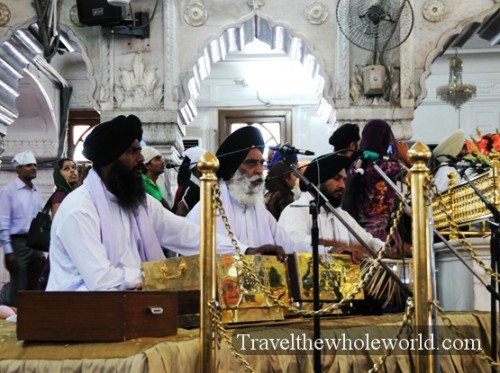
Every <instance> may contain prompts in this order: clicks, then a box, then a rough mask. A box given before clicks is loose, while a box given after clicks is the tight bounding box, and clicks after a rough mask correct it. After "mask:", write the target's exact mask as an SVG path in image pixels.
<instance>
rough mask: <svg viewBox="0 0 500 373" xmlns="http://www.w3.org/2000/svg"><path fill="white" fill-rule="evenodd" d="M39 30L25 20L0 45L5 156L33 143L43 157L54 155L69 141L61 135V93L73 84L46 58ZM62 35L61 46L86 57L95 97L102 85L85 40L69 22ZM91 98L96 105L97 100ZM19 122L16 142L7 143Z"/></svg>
mask: <svg viewBox="0 0 500 373" xmlns="http://www.w3.org/2000/svg"><path fill="white" fill-rule="evenodd" d="M66 30H68V31H66ZM37 32H38V26H37V24H36V23H30V24H27V25H26V24H25V25H22V26H20V27H19V28H17V29H16V30H14V31H13V32H12V33H11V34H10V35H8V36H7V37H6V38H5V39H4V40H3V41H2V43H1V44H0V156H2V155H3V153H4V151H6V150H7V153H6V155H12V154H15V153H16V152H17V151H19V150H22V149H23V148H26V147H29V148H31V149H33V150H34V151H35V152H36V153H37V154H39V155H41V158H54V157H56V156H57V153H58V152H60V149H61V145H62V144H60V142H61V141H64V139H63V138H61V136H60V135H59V134H60V132H61V128H60V122H61V120H60V119H61V118H60V115H59V109H60V101H59V92H60V90H61V89H62V87H66V88H67V87H69V84H68V82H67V81H66V79H64V78H63V77H62V76H61V75H60V74H59V72H58V71H57V68H55V67H54V65H53V64H51V63H49V62H47V61H46V60H45V59H44V57H43V47H42V45H41V44H40V43H39V41H38V39H37ZM60 34H61V45H60V47H61V48H65V49H66V51H67V52H66V53H65V55H67V54H68V53H72V54H79V55H80V56H81V60H82V61H83V62H84V64H85V66H86V70H87V79H88V80H89V88H90V89H88V91H89V94H90V96H92V92H93V91H95V87H96V85H97V84H96V81H95V79H94V78H93V77H92V64H91V63H90V60H89V58H88V57H87V54H86V51H85V49H84V48H82V47H81V46H82V45H83V43H82V42H81V41H80V40H78V38H77V37H76V36H75V35H74V33H73V32H72V31H71V30H69V29H67V28H66V27H64V26H63V27H62V29H61V30H60ZM58 58H64V56H63V57H61V56H59V55H58V54H57V55H56V56H55V57H54V59H58ZM90 101H92V104H94V106H97V103H96V102H95V100H93V99H91V100H90ZM35 109H36V110H35ZM16 123H21V126H22V127H23V128H16V129H15V130H13V128H14V127H12V128H11V134H12V135H15V134H16V135H15V136H12V137H13V139H15V140H11V139H10V136H9V141H8V144H7V145H6V141H5V139H4V137H5V136H6V135H7V132H8V129H9V127H10V126H12V125H14V124H16ZM16 127H17V126H16ZM30 134H31V135H32V136H31V137H33V138H31V137H30ZM18 135H20V136H18ZM47 145H48V146H47ZM54 149H55V150H54ZM37 150H38V151H37Z"/></svg>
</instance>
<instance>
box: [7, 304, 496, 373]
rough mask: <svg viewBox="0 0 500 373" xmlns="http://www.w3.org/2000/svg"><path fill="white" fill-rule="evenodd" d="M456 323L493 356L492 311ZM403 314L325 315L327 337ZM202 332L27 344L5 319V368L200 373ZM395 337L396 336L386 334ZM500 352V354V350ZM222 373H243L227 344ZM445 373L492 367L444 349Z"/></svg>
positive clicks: (458, 316) (347, 366)
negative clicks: (331, 317)
mask: <svg viewBox="0 0 500 373" xmlns="http://www.w3.org/2000/svg"><path fill="white" fill-rule="evenodd" d="M449 317H450V318H451V319H452V322H453V324H454V325H461V326H463V325H468V326H473V327H475V328H472V329H467V333H468V334H467V337H468V338H480V339H481V341H482V346H483V348H484V350H485V352H486V353H487V354H489V348H490V341H491V339H490V329H489V325H490V315H489V313H486V312H474V313H458V312H454V313H449ZM401 320H402V315H401V314H390V315H383V316H364V317H340V318H335V319H322V321H321V326H322V330H321V333H322V337H323V336H325V337H327V336H331V335H332V333H333V335H336V336H340V335H341V334H342V333H346V334H349V335H350V336H351V335H359V334H360V333H361V334H363V333H370V335H371V336H377V335H381V334H380V333H384V332H387V329H384V328H386V327H387V325H396V326H397V325H399V323H400V322H401ZM271 325H272V327H270V326H269V324H267V325H255V326H250V327H244V328H243V327H238V328H237V329H231V330H229V332H230V333H242V332H244V333H249V334H251V335H252V337H259V338H272V337H282V336H283V335H284V334H287V333H288V334H289V333H292V332H295V333H296V334H298V333H303V332H304V333H307V334H308V335H310V334H311V333H312V321H311V320H305V321H299V322H296V323H293V324H292V323H289V324H283V323H282V324H280V323H276V324H271ZM198 335H199V331H198V330H184V329H179V330H178V334H177V336H171V337H166V338H138V339H132V340H129V341H124V342H116V343H67V344H64V343H38V342H37V343H26V342H22V341H18V340H17V338H16V330H15V324H9V323H6V322H4V321H0V372H2V373H14V372H50V373H53V372H72V371H84V372H86V373H94V372H95V373H97V372H99V373H102V372H105V373H107V372H110V373H111V372H134V373H136V372H138V373H140V372H152V373H163V372H165V373H175V372H182V373H194V372H197V371H198V347H199V343H198ZM385 337H387V338H392V337H393V335H389V336H385ZM499 352H500V351H499ZM499 355H500V353H499ZM245 357H246V358H247V360H248V361H249V362H250V364H251V365H252V367H253V368H254V369H255V371H256V372H262V373H267V372H313V356H312V353H308V354H274V355H273V354H260V355H245ZM378 357H379V355H377V354H375V353H373V351H372V352H371V353H370V352H367V351H362V352H357V353H356V354H346V353H329V354H323V356H322V362H323V372H339V373H360V372H367V371H368V370H369V369H370V368H371V367H372V366H373V364H374V362H376V360H377V358H378ZM217 360H218V361H217V367H218V371H219V372H239V371H242V368H241V367H240V365H239V363H238V361H237V360H236V359H235V357H234V356H233V355H232V354H231V353H230V352H229V350H228V348H227V346H226V345H223V346H222V349H221V350H220V351H218V353H217ZM409 364H410V362H409V359H408V356H407V355H404V354H398V355H393V356H389V358H388V359H387V360H386V363H385V369H384V368H382V370H381V371H383V372H390V373H399V372H401V373H407V372H410V366H409ZM440 365H441V371H442V372H443V373H471V372H474V373H482V372H484V373H489V372H490V371H491V370H490V367H489V366H488V365H487V364H486V362H484V361H483V360H480V359H479V358H478V357H476V356H475V355H458V354H455V355H450V354H445V353H443V352H442V353H441V355H440Z"/></svg>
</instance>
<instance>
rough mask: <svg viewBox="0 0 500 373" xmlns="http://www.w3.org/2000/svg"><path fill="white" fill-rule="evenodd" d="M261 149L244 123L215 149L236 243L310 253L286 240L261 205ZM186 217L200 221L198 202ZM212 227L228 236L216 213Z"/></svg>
mask: <svg viewBox="0 0 500 373" xmlns="http://www.w3.org/2000/svg"><path fill="white" fill-rule="evenodd" d="M263 150H264V140H263V138H262V134H261V133H260V131H259V130H258V129H257V128H255V127H252V126H245V127H242V128H240V129H238V130H236V131H234V132H233V133H231V134H230V135H229V136H228V137H227V138H226V139H225V140H224V141H223V142H222V144H221V145H220V147H219V149H218V150H217V152H216V156H217V158H218V159H219V163H220V166H219V169H218V170H217V177H218V178H219V185H220V191H221V199H222V205H223V207H224V210H225V213H226V216H227V218H228V221H229V224H230V226H231V229H232V231H233V232H234V234H235V236H236V238H237V239H238V240H239V241H240V242H242V243H243V244H246V245H249V246H252V247H253V246H263V245H269V249H270V251H271V250H273V251H274V250H276V248H277V247H281V248H283V249H284V250H285V252H286V253H293V252H310V251H311V248H310V244H307V243H304V242H294V241H292V240H290V239H289V238H288V233H287V232H286V231H285V230H284V229H283V228H281V227H280V226H278V224H277V222H276V219H275V218H274V217H273V215H272V214H271V213H270V212H269V211H268V210H267V209H266V207H265V204H264V176H263V172H264V157H263V155H262V152H263ZM187 219H189V220H191V221H192V222H195V223H197V224H200V205H199V204H197V205H196V206H195V207H194V208H193V210H192V211H191V212H190V213H189V214H188V215H187ZM216 228H217V233H220V234H221V235H226V236H227V235H228V233H227V230H226V227H225V225H224V223H223V222H222V218H221V217H220V216H217V223H216Z"/></svg>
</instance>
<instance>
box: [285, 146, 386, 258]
mask: <svg viewBox="0 0 500 373" xmlns="http://www.w3.org/2000/svg"><path fill="white" fill-rule="evenodd" d="M349 164H350V160H349V158H347V157H344V156H340V155H333V154H328V155H324V156H322V157H318V158H316V159H314V160H313V161H311V163H310V164H309V165H308V166H307V169H306V171H305V172H304V176H305V177H306V178H307V179H308V180H309V181H310V182H311V183H312V184H314V185H316V186H319V190H320V192H321V193H322V194H324V195H325V197H327V199H328V202H330V204H331V205H332V206H333V207H334V208H335V209H336V211H337V212H338V213H339V214H340V215H341V216H342V217H343V218H344V220H345V221H346V223H347V224H348V225H349V226H350V227H351V228H353V229H354V231H355V232H356V233H357V234H358V235H359V237H360V238H361V239H362V240H363V241H365V242H366V243H367V244H368V245H369V246H370V247H372V248H373V249H374V250H375V251H377V250H379V249H380V248H381V247H382V245H383V242H382V241H381V240H379V239H377V238H374V237H373V236H372V235H371V234H370V233H368V232H367V231H365V230H364V229H363V228H362V227H361V226H360V225H359V224H358V223H357V222H356V221H355V220H354V219H353V218H352V217H351V215H349V214H348V213H347V211H344V210H342V209H341V208H340V203H341V199H342V194H343V193H344V189H345V180H346V169H347V168H348V167H349ZM300 187H301V190H302V192H303V193H302V194H301V197H300V198H299V199H298V200H297V201H295V202H292V203H291V204H290V205H288V206H287V207H285V209H284V210H283V211H282V212H281V215H280V218H279V221H278V224H279V225H280V226H282V227H283V228H284V229H286V230H287V231H288V232H289V233H290V238H291V239H293V240H296V241H302V242H311V225H312V223H311V215H310V213H309V203H310V201H311V200H312V199H313V197H312V196H311V195H310V194H309V193H307V186H306V185H305V183H303V182H302V181H301V185H300ZM321 204H322V203H321V202H319V205H320V207H319V211H318V228H319V244H320V245H321V246H323V247H332V248H333V249H332V250H331V252H332V253H349V254H351V255H352V258H353V260H354V262H359V261H360V260H361V259H362V257H363V256H366V255H368V252H367V251H366V250H365V249H364V248H363V246H361V244H360V243H359V242H358V241H357V240H356V238H355V237H354V236H353V235H352V233H351V232H349V230H348V229H347V228H346V227H345V226H344V225H343V224H342V222H341V221H340V220H338V219H337V217H335V216H334V215H333V213H332V212H331V211H329V210H328V208H327V207H326V206H324V205H323V206H321Z"/></svg>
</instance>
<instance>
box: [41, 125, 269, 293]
mask: <svg viewBox="0 0 500 373" xmlns="http://www.w3.org/2000/svg"><path fill="white" fill-rule="evenodd" d="M141 139H142V124H141V121H140V120H139V118H137V117H136V116H134V115H130V116H128V117H125V116H123V115H121V116H119V117H116V118H114V119H113V120H111V121H109V122H104V123H101V124H99V125H97V126H96V127H95V128H94V129H93V130H92V132H91V133H90V134H89V135H88V136H87V138H86V139H85V142H84V144H83V154H84V155H85V156H86V157H87V158H88V159H89V160H91V161H92V163H93V169H92V170H91V171H90V172H89V174H88V176H87V177H86V178H85V180H84V182H83V185H82V186H80V187H79V188H77V189H76V190H74V191H73V192H72V193H71V194H69V195H68V196H67V197H66V198H65V199H64V201H63V203H61V206H60V207H59V210H58V211H57V215H56V216H55V218H54V221H53V222H52V229H51V242H50V265H51V268H50V275H49V280H48V284H47V289H46V290H48V291H55V290H70V291H71V290H93V291H96V290H126V289H140V288H141V268H140V267H141V262H144V261H152V260H160V259H163V258H165V256H164V254H163V252H162V250H161V246H164V247H168V248H170V249H172V250H174V251H176V252H178V253H180V254H182V255H194V254H198V253H199V246H200V230H199V227H198V226H197V225H195V224H192V223H190V222H188V221H187V220H186V219H184V218H182V217H180V216H177V215H175V214H173V213H172V212H170V211H169V210H167V209H165V208H163V206H162V205H161V203H160V202H159V201H158V200H156V199H155V198H153V197H152V196H150V195H149V194H146V192H145V189H144V185H143V182H142V179H141V173H142V169H143V162H144V157H143V156H142V154H141V145H140V140H141ZM216 242H217V244H218V246H217V250H218V252H219V253H234V247H233V245H232V243H231V241H230V240H229V239H227V238H226V237H217V239H216ZM242 247H243V250H247V249H248V252H251V253H268V252H269V250H268V248H267V247H266V248H248V247H247V246H246V245H243V244H242ZM272 253H273V254H274V253H275V251H273V252H272Z"/></svg>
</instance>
